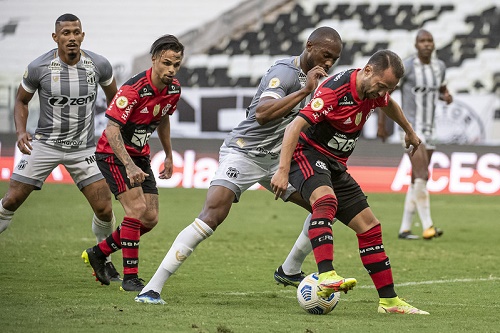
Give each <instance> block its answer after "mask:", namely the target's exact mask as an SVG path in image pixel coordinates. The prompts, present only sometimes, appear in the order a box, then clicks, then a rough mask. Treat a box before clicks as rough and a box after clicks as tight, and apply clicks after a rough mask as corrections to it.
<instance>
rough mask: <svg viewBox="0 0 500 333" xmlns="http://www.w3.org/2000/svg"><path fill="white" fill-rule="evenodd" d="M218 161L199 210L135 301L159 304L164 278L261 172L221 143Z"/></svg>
mask: <svg viewBox="0 0 500 333" xmlns="http://www.w3.org/2000/svg"><path fill="white" fill-rule="evenodd" d="M219 162H220V163H219V168H218V169H217V171H216V173H215V176H214V178H213V180H212V182H211V185H210V188H209V189H208V192H207V197H206V199H205V203H204V206H203V209H202V211H201V213H200V214H199V215H198V218H196V219H194V221H193V222H192V223H191V224H189V225H188V226H187V227H186V228H184V229H183V230H182V231H181V232H180V233H179V234H178V235H177V237H176V239H175V240H174V242H173V243H172V246H171V247H170V249H169V250H168V252H167V254H166V255H165V258H164V259H163V261H162V262H161V264H160V266H159V267H158V269H157V270H156V273H155V274H154V275H153V277H152V278H151V280H150V281H149V282H148V284H147V285H146V286H145V287H144V288H143V290H142V291H141V293H140V294H139V295H138V296H137V297H136V298H135V300H136V302H142V303H154V304H162V302H163V300H161V297H160V293H161V291H162V289H163V286H164V285H165V283H166V281H167V279H168V278H169V277H170V276H171V275H172V274H174V273H175V272H176V271H177V269H179V267H180V266H181V265H182V263H183V262H184V261H185V260H186V259H187V258H188V257H189V256H190V255H191V253H192V252H193V251H194V249H195V248H196V247H197V246H198V244H200V243H201V242H202V241H204V240H205V239H207V238H208V237H210V236H211V235H212V234H213V232H214V231H215V230H216V228H217V226H219V225H220V224H221V223H222V222H223V221H224V220H225V219H226V217H227V215H228V214H229V211H230V209H231V206H232V203H233V202H238V201H239V198H240V195H241V194H242V193H243V192H244V191H246V190H247V189H248V188H249V187H250V186H252V185H253V184H255V183H256V182H258V181H259V180H260V179H262V178H263V177H264V176H265V173H264V171H263V170H262V168H260V167H258V166H256V164H255V162H254V161H253V160H252V159H251V158H249V157H247V156H246V155H242V154H240V153H236V152H233V151H231V150H229V149H227V148H225V147H222V148H221V151H220V157H219Z"/></svg>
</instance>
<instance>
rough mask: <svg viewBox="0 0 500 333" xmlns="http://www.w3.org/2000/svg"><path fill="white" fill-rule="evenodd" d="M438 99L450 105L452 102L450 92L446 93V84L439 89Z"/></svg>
mask: <svg viewBox="0 0 500 333" xmlns="http://www.w3.org/2000/svg"><path fill="white" fill-rule="evenodd" d="M439 99H440V100H442V101H445V102H446V104H450V103H451V102H453V96H451V94H450V92H449V91H448V87H447V86H446V84H445V85H442V86H441V87H439Z"/></svg>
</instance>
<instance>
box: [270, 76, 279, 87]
mask: <svg viewBox="0 0 500 333" xmlns="http://www.w3.org/2000/svg"><path fill="white" fill-rule="evenodd" d="M280 83H281V82H280V79H278V78H277V77H273V78H272V79H271V80H270V81H269V88H277V87H279V85H280Z"/></svg>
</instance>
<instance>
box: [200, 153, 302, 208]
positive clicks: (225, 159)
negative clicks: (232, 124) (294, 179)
mask: <svg viewBox="0 0 500 333" xmlns="http://www.w3.org/2000/svg"><path fill="white" fill-rule="evenodd" d="M278 166H279V159H271V158H269V157H250V156H248V155H247V154H244V153H241V152H238V151H236V150H234V149H232V148H228V147H226V146H225V145H222V147H221V148H220V151H219V168H218V169H217V171H216V172H215V176H214V178H213V180H212V182H211V183H210V186H213V185H218V186H224V187H226V188H228V189H230V190H231V191H233V192H234V195H235V198H234V202H238V201H239V200H240V196H241V194H242V193H243V192H245V191H246V190H248V188H250V187H251V186H253V185H254V184H255V183H259V184H260V185H262V186H263V187H265V188H266V189H267V190H269V191H270V192H272V189H271V178H272V177H273V175H274V174H275V173H276V171H277V170H278ZM296 191H297V190H296V189H295V188H294V187H293V186H292V185H290V184H288V188H287V190H286V192H285V193H284V194H283V195H282V196H281V199H282V200H283V201H287V200H288V198H289V197H290V195H291V194H292V193H294V192H296Z"/></svg>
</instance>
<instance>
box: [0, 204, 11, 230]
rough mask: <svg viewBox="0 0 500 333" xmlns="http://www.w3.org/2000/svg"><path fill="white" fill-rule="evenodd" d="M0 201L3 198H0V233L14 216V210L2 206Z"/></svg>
mask: <svg viewBox="0 0 500 333" xmlns="http://www.w3.org/2000/svg"><path fill="white" fill-rule="evenodd" d="M2 201H3V199H0V234H1V233H2V232H4V230H5V229H7V228H8V227H9V225H10V223H11V222H12V217H13V216H14V212H11V211H10V210H7V209H5V208H3V204H2Z"/></svg>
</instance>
